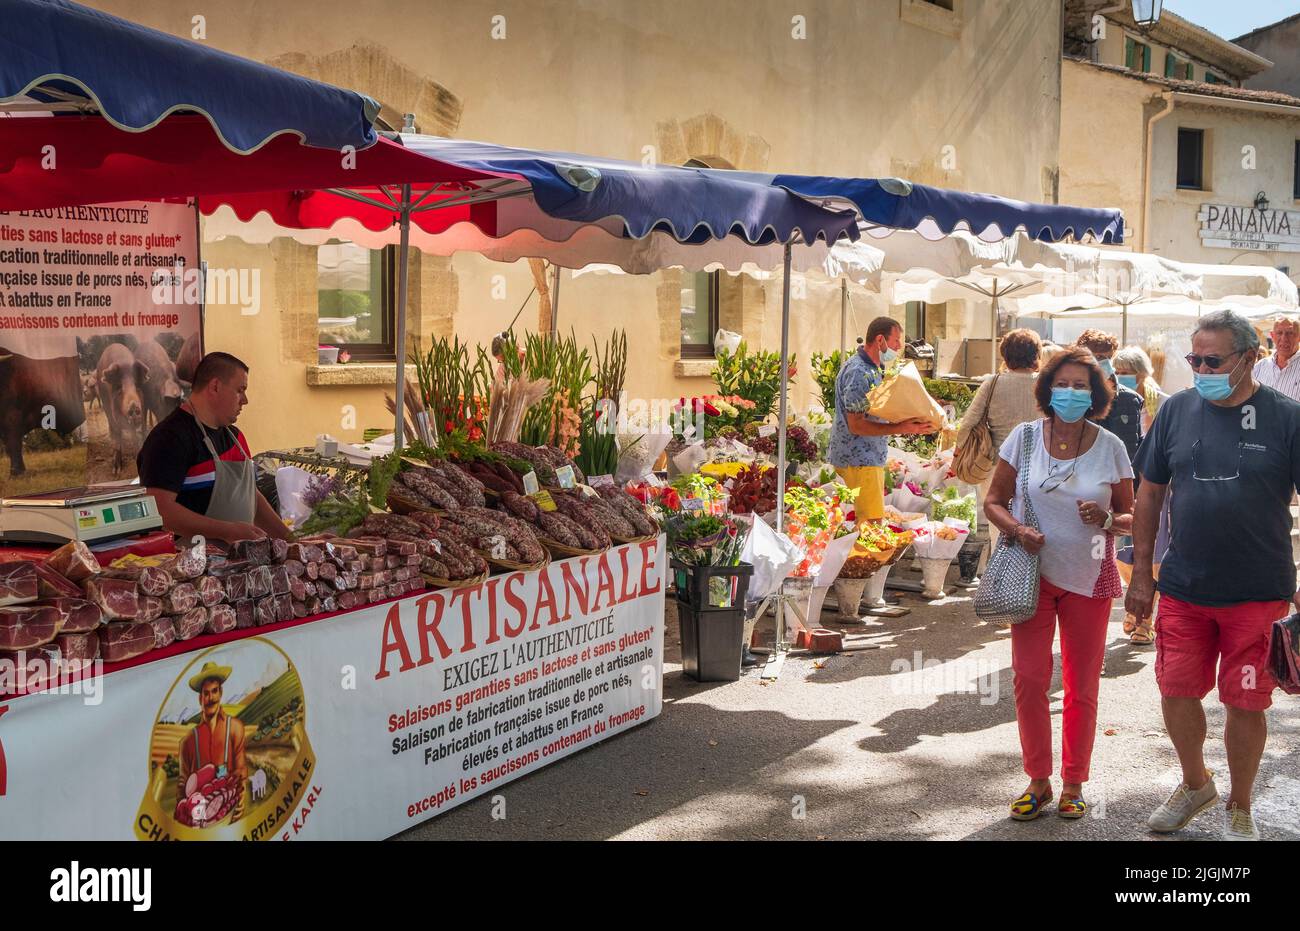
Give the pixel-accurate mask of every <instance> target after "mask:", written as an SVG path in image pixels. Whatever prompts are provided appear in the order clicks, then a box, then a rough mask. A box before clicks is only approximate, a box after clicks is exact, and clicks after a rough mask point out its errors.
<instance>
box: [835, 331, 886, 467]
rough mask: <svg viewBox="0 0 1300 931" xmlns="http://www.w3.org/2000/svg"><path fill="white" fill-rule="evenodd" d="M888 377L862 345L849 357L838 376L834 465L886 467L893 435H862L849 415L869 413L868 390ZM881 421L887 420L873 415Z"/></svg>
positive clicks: (877, 420)
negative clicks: (890, 440) (850, 426)
mask: <svg viewBox="0 0 1300 931" xmlns="http://www.w3.org/2000/svg"><path fill="white" fill-rule="evenodd" d="M883 379H884V369H882V368H881V367H880V366H879V365H877V364H876V363H875V362H872V361H871V357H870V356H869V355H867V353H866V350H865V349H862V348H861V347H859V348H858V351H857V352H855V353H854V354H853V355H851V356H849V358H848V359H846V360H845V362H844V365H842V366H841V367H840V373H839V375H837V376H836V377H835V424H834V426H832V428H831V446H830V451H829V453H828V454H827V455H828V458H829V459H830V463H831V465H833V466H836V467H840V466H883V465H884V464H885V459H886V458H887V456H888V451H889V437H887V436H860V435H858V434H856V433H854V432H853V431H851V430H850V429H849V421H848V416H847V415H848V414H849V413H852V412H856V413H859V414H861V413H866V410H867V392H869V391H870V390H871V389H872V388H874V387H875V386H876V385H878V384H880V382H881V381H882V380H883ZM871 419H872V420H873V421H875V422H877V423H887V421H884V420H881V419H880V418H878V417H872V418H871Z"/></svg>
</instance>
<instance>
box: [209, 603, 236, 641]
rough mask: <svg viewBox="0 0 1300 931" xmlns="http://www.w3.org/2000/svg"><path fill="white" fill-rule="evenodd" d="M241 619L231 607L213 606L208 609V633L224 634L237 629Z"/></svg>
mask: <svg viewBox="0 0 1300 931" xmlns="http://www.w3.org/2000/svg"><path fill="white" fill-rule="evenodd" d="M238 622H239V619H238V618H237V617H236V616H235V609H234V608H232V607H231V606H230V605H222V604H219V605H213V606H212V607H211V608H209V609H208V633H210V634H224V633H226V632H227V631H231V630H234V629H235V625H236V624H237V623H238Z"/></svg>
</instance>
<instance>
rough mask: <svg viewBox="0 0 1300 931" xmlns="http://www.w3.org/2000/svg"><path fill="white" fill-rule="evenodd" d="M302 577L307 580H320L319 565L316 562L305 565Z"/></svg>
mask: <svg viewBox="0 0 1300 931" xmlns="http://www.w3.org/2000/svg"><path fill="white" fill-rule="evenodd" d="M303 575H305V576H306V577H307V578H309V579H317V578H320V563H318V562H309V563H307V564H306V569H305V570H304V572H303Z"/></svg>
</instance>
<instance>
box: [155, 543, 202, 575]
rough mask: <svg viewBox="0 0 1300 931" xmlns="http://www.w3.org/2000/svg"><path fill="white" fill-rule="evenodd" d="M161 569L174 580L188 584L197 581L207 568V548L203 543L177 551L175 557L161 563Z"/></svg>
mask: <svg viewBox="0 0 1300 931" xmlns="http://www.w3.org/2000/svg"><path fill="white" fill-rule="evenodd" d="M163 568H164V569H166V570H167V572H168V574H170V575H171V577H172V578H174V579H179V580H180V581H182V582H188V581H190V580H191V579H197V578H198V577H199V576H201V575H202V574H203V573H204V572H206V571H207V568H208V547H207V544H205V543H204V542H203V541H201V540H200V541H199V542H198V543H195V544H194V545H193V546H189V547H186V548H184V549H181V550H177V552H176V555H175V556H173V557H172V558H171V559H169V560H167V562H165V563H163Z"/></svg>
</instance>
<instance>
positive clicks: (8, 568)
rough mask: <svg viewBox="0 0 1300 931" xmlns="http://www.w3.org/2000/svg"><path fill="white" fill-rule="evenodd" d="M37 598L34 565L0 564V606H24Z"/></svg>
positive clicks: (38, 586) (38, 595)
mask: <svg viewBox="0 0 1300 931" xmlns="http://www.w3.org/2000/svg"><path fill="white" fill-rule="evenodd" d="M39 597H41V592H40V584H39V583H38V582H37V580H36V564H35V563H30V562H6V563H0V605H17V604H25V603H26V602H29V601H35V600H36V599H37V598H39Z"/></svg>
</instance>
